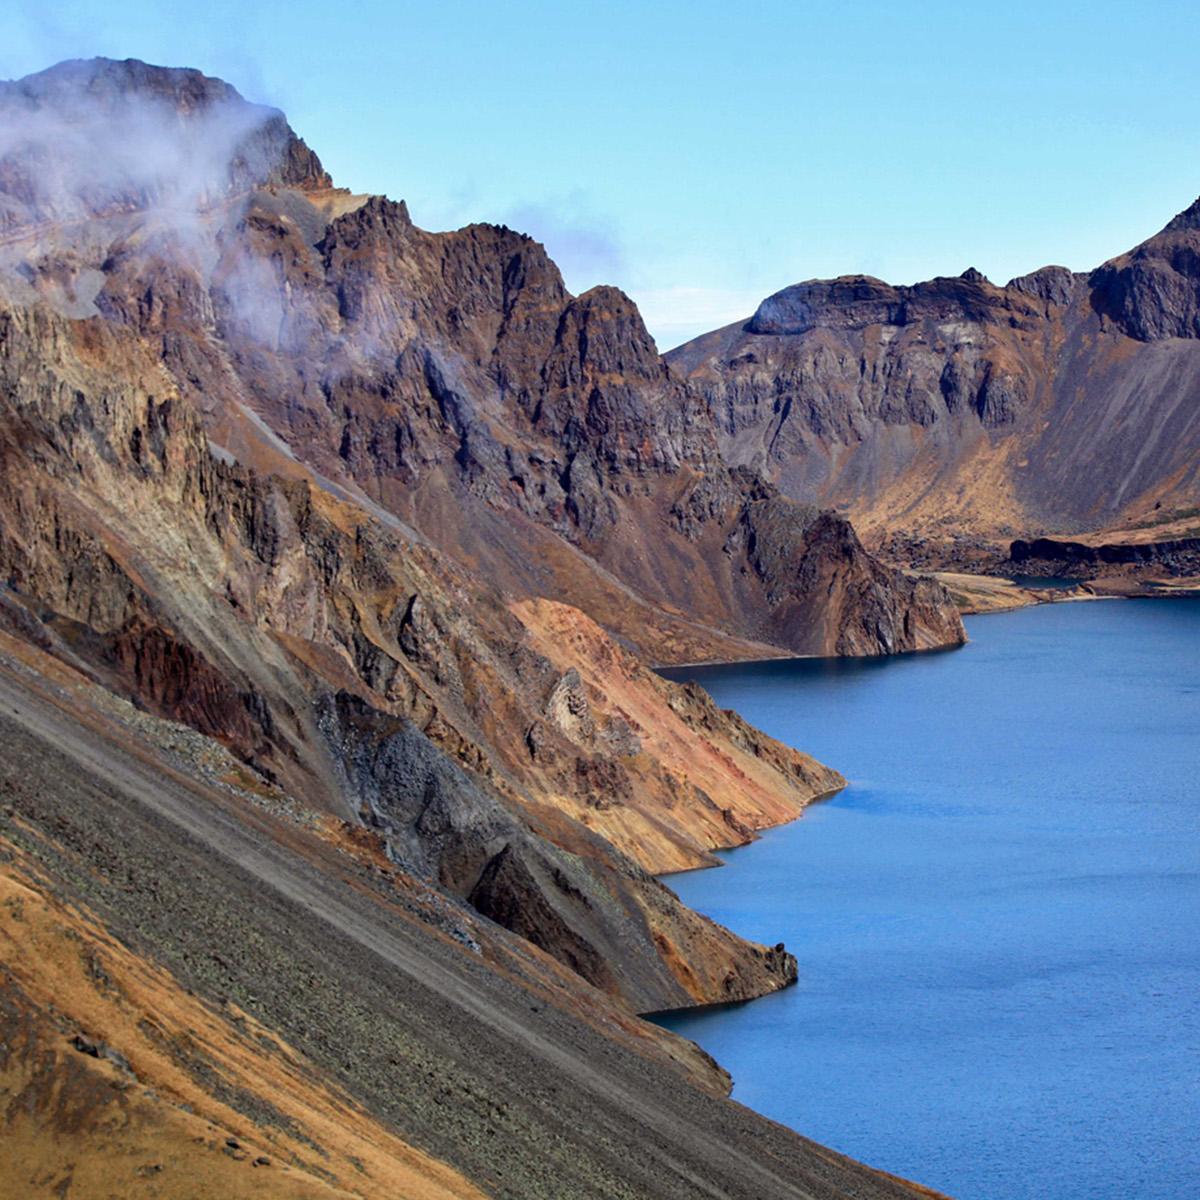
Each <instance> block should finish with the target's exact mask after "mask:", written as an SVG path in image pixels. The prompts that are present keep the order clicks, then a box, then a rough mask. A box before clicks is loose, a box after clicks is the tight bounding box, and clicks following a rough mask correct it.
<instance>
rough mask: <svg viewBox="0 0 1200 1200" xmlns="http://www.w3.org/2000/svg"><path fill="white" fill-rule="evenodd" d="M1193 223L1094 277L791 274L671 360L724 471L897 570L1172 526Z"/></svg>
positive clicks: (1187, 362) (1178, 480) (1195, 265)
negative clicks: (842, 526) (713, 420)
mask: <svg viewBox="0 0 1200 1200" xmlns="http://www.w3.org/2000/svg"><path fill="white" fill-rule="evenodd" d="M1197 211H1198V209H1197V205H1193V206H1192V207H1191V208H1190V209H1188V210H1187V211H1186V212H1184V213H1182V214H1180V216H1178V217H1177V218H1175V220H1173V221H1172V222H1171V223H1170V224H1169V225H1168V226H1167V227H1166V228H1165V229H1164V230H1163V231H1162V232H1161V233H1160V234H1158V235H1156V236H1155V237H1153V238H1151V239H1149V240H1148V241H1147V242H1145V243H1143V244H1142V245H1141V246H1139V247H1137V248H1136V249H1135V250H1133V251H1131V252H1130V253H1128V254H1126V255H1122V256H1121V257H1119V258H1116V259H1113V260H1112V261H1111V262H1109V263H1106V264H1105V265H1104V266H1102V267H1100V268H1098V269H1097V270H1095V271H1093V272H1092V273H1091V274H1090V275H1086V274H1074V273H1072V272H1071V271H1068V270H1067V269H1066V268H1064V267H1044V268H1042V269H1041V270H1040V271H1035V272H1033V273H1032V274H1030V275H1025V276H1021V277H1019V278H1017V279H1013V280H1011V281H1010V282H1009V283H1008V284H1006V285H1005V286H1004V287H997V286H995V285H993V284H992V283H990V282H989V281H988V280H987V279H985V278H984V277H983V276H982V275H980V274H979V272H977V271H967V272H965V273H964V274H963V275H962V276H960V277H958V278H956V279H934V280H931V281H929V282H928V283H920V284H916V285H915V286H913V287H892V286H890V285H888V284H885V283H882V282H881V281H879V280H877V279H870V278H867V277H863V276H850V277H846V278H842V279H836V280H829V281H810V282H808V283H802V284H797V285H795V286H794V287H790V288H785V289H784V290H783V291H781V292H779V293H777V294H776V295H774V296H771V297H769V298H768V299H766V300H764V301H763V303H762V304H761V305H760V306H759V309H758V311H757V312H756V313H755V314H754V315H753V316H752V317H751V318H750V319H749V320H748V321H746V322H744V323H739V324H736V325H731V326H729V327H728V328H726V329H722V330H717V331H715V332H713V333H710V334H706V335H704V336H703V337H701V338H698V339H696V340H695V341H693V342H691V343H689V344H688V345H686V346H682V347H680V348H679V349H677V350H675V351H673V352H672V353H671V354H670V355H668V360H669V361H670V362H671V364H672V366H673V368H674V369H675V371H676V372H677V373H678V374H679V375H680V377H681V378H682V379H685V380H687V381H688V382H690V383H691V384H692V385H693V386H696V387H698V388H699V389H700V390H701V391H702V392H703V393H704V395H705V396H706V397H707V399H708V400H709V402H710V403H711V404H712V406H713V408H714V410H715V412H716V413H717V415H718V421H719V428H720V441H721V446H722V450H723V452H724V453H725V456H726V458H727V459H728V460H729V461H730V462H732V463H735V464H741V465H744V466H746V467H748V468H750V469H752V470H754V471H755V472H756V473H758V474H759V475H761V476H762V477H763V478H765V479H768V480H771V481H773V482H775V483H776V484H777V485H778V486H779V487H780V489H781V490H782V491H783V492H784V493H786V494H787V495H789V496H791V497H793V498H795V499H798V500H802V501H808V502H812V503H819V504H832V505H835V506H837V508H838V510H839V511H840V512H844V513H845V514H846V515H848V516H850V517H851V518H852V519H853V520H854V521H855V523H856V525H859V526H860V527H861V528H862V529H863V530H864V533H865V535H866V536H867V539H868V542H869V544H871V545H874V546H880V545H885V546H887V548H888V549H889V551H890V554H891V556H895V557H899V558H902V559H905V560H907V561H909V562H920V563H922V564H926V565H935V564H941V565H945V566H955V565H959V566H961V565H969V564H970V563H971V562H972V561H975V557H979V556H980V555H981V556H982V557H980V558H979V561H981V562H983V563H985V564H986V562H987V561H988V560H989V559H994V558H997V557H999V558H1003V557H1004V553H1005V549H1006V547H1007V544H1008V542H1009V541H1011V540H1012V539H1013V537H1015V536H1017V535H1018V534H1019V535H1022V536H1025V537H1028V536H1030V535H1037V534H1043V533H1056V534H1071V533H1076V532H1082V531H1086V530H1099V529H1106V528H1116V527H1121V526H1125V527H1129V526H1136V525H1140V524H1147V523H1149V524H1154V523H1159V522H1165V523H1169V522H1171V521H1172V520H1174V518H1175V517H1176V516H1177V515H1178V514H1179V513H1181V512H1186V511H1187V510H1190V509H1192V508H1194V507H1196V505H1197V503H1198V501H1200V478H1198V476H1197V463H1198V462H1200V454H1198V453H1197V451H1198V449H1200V415H1198V413H1197V409H1196V406H1195V404H1194V403H1193V402H1192V401H1193V399H1194V395H1195V389H1196V386H1197V380H1200V323H1198V322H1200V315H1198V314H1200V307H1198V304H1200V300H1198V297H1200V240H1198V239H1200V218H1198V217H1197ZM969 543H974V544H975V546H976V547H977V550H978V552H977V550H976V549H973V548H972V547H971V546H970V545H969ZM909 551H915V552H914V553H910V552H909ZM973 556H975V557H973Z"/></svg>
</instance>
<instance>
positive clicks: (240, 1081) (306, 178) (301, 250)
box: [0, 60, 962, 1197]
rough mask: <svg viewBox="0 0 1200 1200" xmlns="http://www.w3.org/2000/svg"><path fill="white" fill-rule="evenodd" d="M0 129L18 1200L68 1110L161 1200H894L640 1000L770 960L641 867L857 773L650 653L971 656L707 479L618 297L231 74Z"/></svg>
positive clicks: (856, 557)
mask: <svg viewBox="0 0 1200 1200" xmlns="http://www.w3.org/2000/svg"><path fill="white" fill-rule="evenodd" d="M0 113H2V114H3V118H4V119H3V121H0V129H2V130H3V133H2V134H0V224H2V226H3V230H2V232H0V697H2V700H3V703H0V905H2V908H0V923H2V924H0V941H2V942H3V943H4V944H5V945H8V946H10V947H17V950H15V951H14V952H12V953H6V954H5V956H4V963H3V967H2V968H0V985H2V987H0V1032H3V1037H2V1039H0V1041H2V1042H3V1045H0V1051H2V1053H0V1076H2V1077H3V1086H4V1087H5V1088H9V1089H12V1094H13V1095H15V1096H16V1097H17V1098H16V1100H14V1101H13V1102H12V1103H11V1104H7V1105H6V1107H4V1108H3V1109H0V1111H2V1112H3V1117H2V1118H0V1119H3V1120H4V1122H5V1124H6V1128H7V1129H9V1130H10V1131H15V1132H14V1136H16V1137H18V1138H19V1139H20V1145H21V1147H22V1151H23V1153H25V1154H26V1156H27V1161H28V1162H30V1163H31V1164H33V1165H32V1166H31V1167H30V1171H32V1172H33V1173H34V1174H33V1176H30V1178H29V1179H26V1178H21V1177H18V1176H17V1175H12V1176H11V1177H10V1178H11V1181H12V1186H13V1187H15V1188H17V1189H18V1190H19V1191H20V1194H22V1195H23V1194H25V1192H26V1191H27V1189H28V1186H30V1181H31V1179H32V1178H34V1177H36V1180H37V1182H38V1185H39V1186H40V1185H41V1184H42V1183H44V1181H45V1180H46V1179H47V1178H53V1179H56V1180H57V1179H59V1176H60V1175H61V1176H62V1177H63V1178H65V1180H66V1182H65V1183H62V1190H66V1187H67V1186H69V1185H70V1180H71V1178H72V1176H71V1175H70V1174H69V1172H70V1170H71V1169H72V1168H71V1164H70V1162H69V1161H67V1160H65V1159H64V1158H63V1153H62V1140H61V1139H60V1138H59V1137H58V1134H59V1133H60V1132H61V1131H62V1130H63V1129H65V1128H68V1127H69V1128H70V1129H71V1130H72V1136H73V1137H75V1138H77V1139H78V1146H79V1150H80V1155H83V1154H84V1153H87V1154H88V1155H89V1163H88V1167H87V1169H86V1171H84V1170H81V1171H80V1176H79V1178H80V1181H81V1186H83V1184H84V1182H85V1181H86V1180H90V1179H93V1178H97V1177H101V1176H103V1177H105V1178H106V1179H109V1180H111V1181H113V1183H114V1186H123V1187H126V1190H127V1191H131V1190H134V1189H136V1188H138V1187H140V1186H141V1183H140V1182H138V1181H140V1180H143V1179H151V1180H153V1181H154V1183H153V1186H155V1187H158V1188H159V1189H160V1190H161V1191H162V1194H164V1195H173V1194H182V1192H181V1191H180V1189H182V1188H185V1187H186V1186H187V1184H186V1183H183V1182H182V1180H183V1178H184V1177H185V1176H187V1177H189V1178H190V1176H191V1174H193V1173H198V1174H199V1175H200V1176H201V1177H204V1178H211V1179H213V1180H216V1181H219V1182H220V1184H221V1186H222V1187H224V1188H226V1190H227V1191H228V1192H229V1194H231V1195H240V1194H247V1195H249V1194H254V1195H259V1194H273V1193H274V1192H275V1191H278V1192H279V1194H285V1193H286V1194H288V1195H313V1196H322V1195H346V1194H373V1191H372V1189H373V1188H374V1187H375V1184H376V1183H378V1181H379V1180H380V1179H384V1178H386V1179H387V1180H388V1183H389V1185H390V1186H391V1187H392V1188H393V1190H394V1187H395V1184H396V1181H397V1180H399V1181H400V1182H401V1186H402V1187H403V1188H404V1189H405V1190H406V1191H407V1190H411V1192H412V1194H414V1195H430V1196H441V1195H464V1196H466V1195H475V1194H479V1193H480V1192H482V1193H484V1194H491V1195H499V1196H522V1197H525V1196H534V1197H536V1196H545V1197H558V1196H563V1195H571V1196H596V1197H601V1196H603V1197H616V1196H628V1195H631V1194H633V1195H654V1196H662V1197H675V1196H679V1197H684V1196H690V1195H694V1193H695V1186H696V1180H697V1179H702V1180H704V1181H706V1183H707V1184H709V1185H710V1186H711V1188H712V1189H714V1190H716V1191H719V1192H720V1193H721V1194H722V1195H727V1196H731V1197H738V1196H745V1197H750V1196H754V1197H760V1196H795V1195H805V1196H820V1197H835V1196H842V1195H858V1196H865V1197H900V1196H906V1195H912V1194H914V1192H913V1189H911V1188H909V1187H908V1186H907V1185H904V1184H902V1183H900V1182H898V1181H895V1180H891V1179H888V1178H885V1177H881V1176H878V1175H875V1174H874V1173H872V1172H870V1171H869V1170H868V1169H866V1168H864V1167H861V1166H860V1165H858V1164H855V1163H852V1162H849V1161H848V1160H844V1159H841V1158H839V1157H838V1156H837V1155H834V1154H832V1152H828V1151H824V1150H816V1149H813V1148H812V1147H810V1146H809V1145H808V1144H807V1143H805V1142H803V1141H802V1140H801V1139H798V1138H796V1137H794V1136H793V1135H791V1134H790V1133H788V1132H787V1131H785V1130H782V1129H781V1128H779V1127H776V1126H774V1125H772V1124H770V1123H769V1122H766V1121H762V1120H760V1119H759V1118H757V1117H755V1116H754V1115H753V1114H750V1113H748V1112H747V1111H746V1110H743V1109H740V1108H739V1107H737V1106H733V1105H730V1104H728V1103H726V1102H725V1101H724V1100H723V1099H722V1098H721V1097H723V1095H724V1093H725V1092H726V1091H727V1089H728V1077H727V1076H726V1075H725V1074H724V1073H723V1072H722V1071H721V1070H720V1068H718V1067H717V1066H716V1064H714V1063H713V1062H712V1061H711V1060H710V1059H708V1058H707V1056H705V1055H703V1054H702V1053H701V1052H699V1051H698V1050H697V1049H696V1048H695V1047H693V1046H691V1045H690V1044H689V1043H685V1042H682V1041H681V1040H680V1039H677V1038H674V1037H673V1036H671V1035H669V1034H666V1033H665V1032H664V1031H662V1030H659V1029H657V1028H656V1027H653V1026H650V1025H648V1024H647V1023H645V1022H643V1021H640V1020H639V1019H638V1018H637V1017H636V1016H635V1014H636V1013H638V1012H646V1011H650V1010H659V1009H664V1008H671V1007H677V1006H683V1005H690V1004H700V1003H716V1002H726V1001H734V1000H742V999H747V998H751V997H754V996H759V995H762V994H764V993H766V992H770V991H773V990H775V989H777V988H780V987H783V986H786V985H787V984H788V983H791V982H793V981H794V980H795V979H796V975H797V964H796V960H795V959H794V958H793V957H792V955H791V954H789V953H788V952H787V950H786V949H785V948H784V947H783V946H782V945H777V946H773V947H767V946H759V945H756V944H753V943H750V942H747V941H745V940H744V939H741V938H739V937H737V936H735V935H734V934H732V933H731V932H729V931H728V930H725V929H723V928H721V927H720V926H718V925H716V924H714V923H713V922H710V921H708V920H706V919H705V918H702V917H700V916H699V915H698V914H696V913H693V912H691V911H690V910H688V909H687V908H685V907H684V906H683V905H682V904H680V902H679V901H678V899H677V898H676V897H675V895H674V894H673V893H672V892H671V891H670V890H669V889H668V888H667V887H665V886H664V885H663V884H662V883H660V882H659V881H658V880H657V879H655V877H654V876H653V875H652V874H651V872H652V871H653V872H661V871H664V870H672V869H682V868H687V867H693V866H699V865H707V864H711V863H712V862H713V861H714V857H713V854H712V852H713V850H715V849H718V848H721V847H726V846H731V845H738V844H742V843H744V842H746V841H748V840H750V839H751V838H753V837H754V836H755V832H756V830H758V829H760V828H763V827H765V826H767V825H770V824H774V823H777V822H779V821H783V820H788V819H790V818H792V817H794V816H796V815H798V814H799V813H800V812H801V811H802V810H803V808H804V806H805V805H806V804H807V803H809V802H810V801H812V800H813V799H815V798H817V797H819V796H822V795H826V794H828V793H829V792H831V791H833V790H836V789H837V788H838V787H839V786H841V785H842V783H843V781H842V779H841V777H840V776H838V775H837V773H836V772H834V771H831V770H829V769H828V768H825V767H823V766H821V765H820V764H818V763H816V762H814V761H813V760H812V759H810V758H808V757H807V756H805V755H803V754H801V753H799V752H796V751H793V750H791V749H789V748H787V747H785V746H782V745H780V744H778V743H776V742H774V741H772V740H771V739H770V738H767V737H765V736H764V735H762V734H761V733H759V732H758V731H756V730H754V729H752V728H750V727H749V726H747V725H746V724H745V722H743V721H741V720H740V719H739V718H738V717H737V716H736V715H735V714H732V713H727V712H722V711H721V710H719V709H717V708H716V707H715V706H714V705H713V704H712V702H711V700H710V699H709V698H708V697H707V696H706V695H705V694H704V693H703V692H702V691H700V690H699V689H696V688H691V687H679V686H677V685H674V684H671V683H668V682H666V681H664V680H663V679H661V678H660V677H659V676H657V675H656V674H654V673H653V672H652V671H651V670H650V669H649V667H648V666H646V665H645V663H644V661H643V658H642V656H643V655H644V654H650V655H653V656H655V657H657V658H662V659H671V660H680V659H687V658H711V657H717V656H730V657H736V656H742V657H744V656H748V655H753V654H779V653H782V652H784V651H786V650H788V649H792V650H819V651H825V652H831V653H833V652H837V653H863V654H877V653H889V652H893V651H899V650H910V649H920V648H924V647H926V646H930V645H935V644H945V643H947V642H950V643H953V642H955V641H957V640H960V639H961V637H962V630H961V625H960V624H959V622H958V618H957V616H956V615H955V613H954V611H953V608H952V606H951V605H950V604H949V601H948V598H947V596H946V594H945V593H944V592H943V591H942V590H941V589H939V588H938V587H937V586H936V585H933V584H931V583H928V582H924V581H912V580H910V579H908V577H906V576H904V575H901V574H899V573H897V572H895V571H892V570H890V569H888V568H885V567H883V566H881V565H880V564H879V563H878V562H877V561H876V560H874V559H873V558H872V557H871V556H870V555H869V554H867V553H866V552H865V551H864V550H863V548H862V546H861V545H860V544H859V542H858V541H857V538H856V537H855V535H854V533H853V530H852V529H851V528H850V526H849V525H848V524H847V523H846V521H845V520H844V519H842V518H840V517H837V516H836V515H833V514H830V513H823V512H820V511H819V510H816V509H811V508H808V507H805V506H799V505H796V504H793V503H792V502H790V501H788V500H786V499H785V498H784V497H782V496H781V495H779V494H778V493H777V492H776V491H775V490H774V489H773V488H772V487H770V486H768V485H766V484H764V483H763V482H762V481H761V480H758V479H757V478H755V477H754V475H753V474H752V473H750V472H747V471H744V470H739V469H734V468H730V467H729V466H728V465H727V464H726V462H725V460H724V458H723V456H722V453H721V450H720V446H719V444H718V440H717V437H716V434H715V431H714V425H713V417H712V412H711V409H710V407H709V405H708V402H707V400H705V398H704V397H703V396H702V394H701V393H700V392H698V391H697V390H696V389H694V388H691V387H689V386H687V385H684V384H681V383H680V382H679V381H678V380H677V379H676V378H675V377H674V376H673V375H672V374H671V373H670V372H669V370H668V369H667V368H666V366H665V365H664V363H663V362H662V360H661V359H660V358H659V357H658V355H657V353H656V352H655V349H654V346H653V343H652V342H651V340H650V338H649V336H648V335H647V333H646V330H645V328H644V326H643V324H642V322H641V320H640V317H639V316H638V314H637V311H636V309H635V308H634V306H633V305H632V304H631V303H630V302H629V300H628V299H627V298H626V297H624V296H623V295H621V294H620V293H619V292H616V291H613V290H612V289H603V288H602V289H596V290H595V291H593V292H590V293H588V294H587V295H585V296H582V297H572V296H570V295H569V294H568V293H567V292H566V291H565V289H564V288H563V286H562V281H561V278H560V277H559V274H558V272H557V270H556V269H555V268H554V266H553V264H552V263H551V262H550V261H549V260H548V258H547V257H546V255H545V253H544V251H543V250H542V248H541V247H540V246H538V245H537V244H536V243H534V242H532V241H530V240H529V239H527V238H524V237H522V236H521V235H519V234H516V233H513V232H512V231H510V230H507V229H503V228H496V227H492V226H475V227H471V228H468V229H465V230H459V231H457V232H454V233H448V234H430V233H426V232H424V231H422V230H420V229H418V228H416V227H415V226H414V225H413V224H412V222H411V220H410V219H409V216H408V213H407V211H406V209H405V208H404V206H403V205H402V204H393V203H391V202H390V201H386V200H383V199H381V198H378V197H376V198H367V197H357V196H352V195H350V194H348V193H346V192H343V191H339V190H337V189H334V188H332V187H331V186H330V182H329V179H328V177H327V176H326V175H325V173H324V171H323V169H322V168H321V166H320V163H319V162H318V161H317V159H316V157H315V156H314V155H313V154H312V153H311V152H310V151H309V150H308V149H307V148H306V147H305V146H304V144H303V143H302V142H301V141H300V140H299V139H298V138H296V137H295V135H294V134H293V133H292V131H291V130H290V129H289V128H288V127H287V124H286V122H285V121H284V120H283V118H282V116H281V115H280V114H278V113H276V112H274V111H273V110H267V109H261V108H257V107H255V106H250V105H246V104H245V103H244V102H243V101H242V100H241V98H240V97H238V96H237V94H236V93H235V92H233V90H232V89H230V88H229V87H228V86H227V85H224V84H222V83H220V81H216V80H212V79H208V78H206V77H204V76H202V75H199V74H198V73H196V72H192V71H164V70H159V69H157V68H149V67H146V66H145V65H144V64H139V63H134V62H126V63H113V62H108V61H103V60H102V61H99V62H96V63H87V64H64V65H63V66H62V67H59V68H55V69H53V70H51V71H49V72H46V73H44V74H43V75H41V76H35V77H32V78H31V79H28V80H23V81H19V82H17V83H15V84H9V85H5V86H4V87H3V88H0ZM25 921H28V922H29V925H28V926H25V925H23V924H22V922H25ZM30 931H32V932H30ZM31 939H32V940H31ZM35 943H36V948H37V950H38V954H40V955H42V957H41V958H39V957H38V955H35V954H34V953H33V952H32V951H31V949H30V947H31V946H34V945H35ZM85 1059H86V1060H87V1061H86V1062H85V1061H83V1060H85ZM51 1077H52V1079H53V1083H51ZM135 1089H136V1096H134V1097H133V1098H132V1099H131V1098H129V1095H128V1094H132V1093H133V1092H134V1090H135ZM268 1091H269V1093H270V1094H267V1093H268ZM110 1092H115V1093H116V1094H117V1095H118V1096H119V1097H120V1098H119V1099H118V1101H117V1102H115V1103H114V1102H113V1101H112V1097H111V1095H110V1094H109V1093H110ZM277 1093H278V1094H277ZM0 1104H6V1102H5V1101H4V1100H3V1097H2V1096H0ZM117 1110H119V1117H120V1126H119V1129H116V1125H115V1120H116V1117H115V1116H114V1114H115V1113H116V1111H117ZM114 1129H116V1132H114ZM251 1150H253V1151H254V1152H255V1153H254V1154H253V1155H252V1154H251ZM260 1151H261V1153H260ZM143 1155H144V1156H146V1160H147V1161H146V1162H144V1163H141V1165H140V1166H137V1167H136V1168H131V1167H130V1162H131V1160H132V1159H133V1158H134V1157H135V1156H136V1157H140V1156H143ZM259 1159H264V1160H266V1161H263V1162H259V1161H258V1160H259ZM281 1162H282V1163H284V1164H285V1165H284V1166H283V1168H282V1169H281V1171H280V1176H282V1178H278V1177H276V1176H275V1175H274V1174H269V1173H268V1172H272V1171H273V1170H274V1168H275V1166H276V1165H278V1164H280V1163H281ZM256 1172H257V1173H258V1174H256ZM247 1173H250V1176H249V1178H248V1175H247ZM360 1174H361V1175H364V1176H366V1175H370V1176H371V1179H370V1181H369V1183H370V1186H368V1184H367V1183H363V1182H362V1181H361V1180H359V1179H358V1178H357V1176H358V1175H360ZM259 1175H261V1179H262V1180H263V1181H261V1182H260V1178H259ZM127 1176H129V1177H128V1178H127ZM117 1180H120V1183H119V1184H117V1183H116V1181H117ZM60 1182H61V1180H60ZM56 1186H58V1185H57V1184H56ZM381 1186H382V1185H381ZM3 1188H4V1185H3V1184H0V1191H3ZM375 1190H378V1189H377V1188H376V1189H375Z"/></svg>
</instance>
